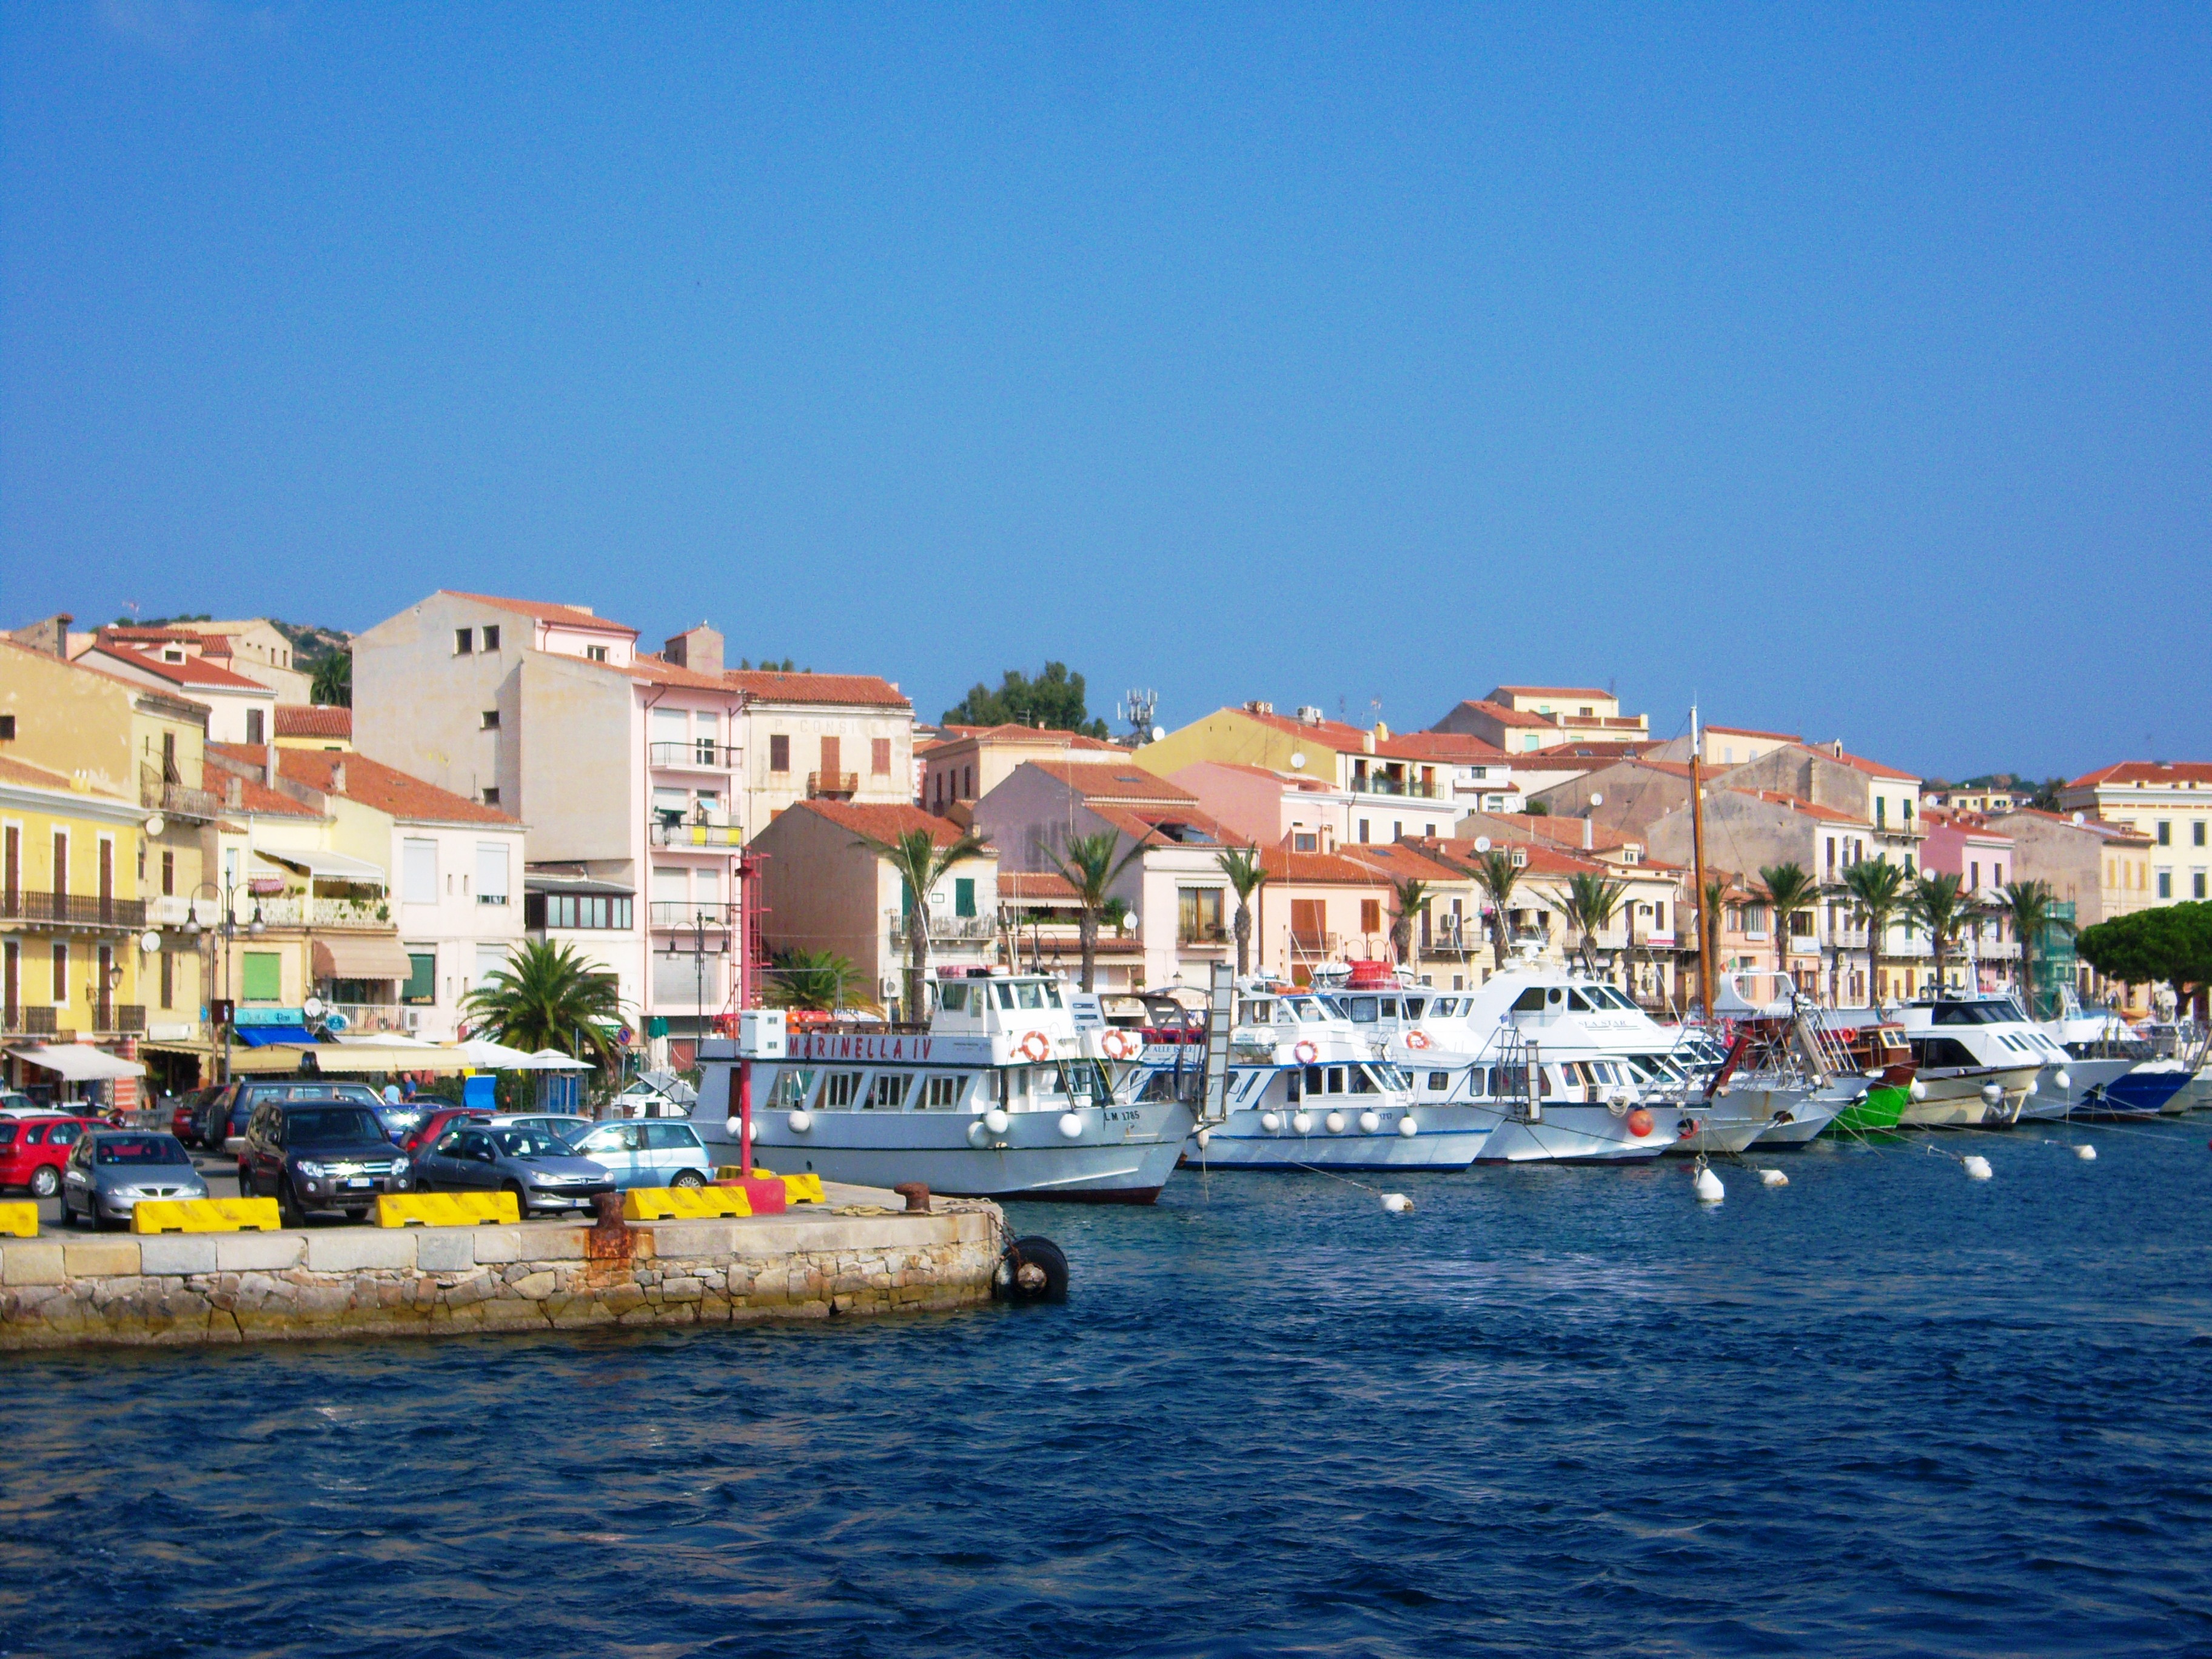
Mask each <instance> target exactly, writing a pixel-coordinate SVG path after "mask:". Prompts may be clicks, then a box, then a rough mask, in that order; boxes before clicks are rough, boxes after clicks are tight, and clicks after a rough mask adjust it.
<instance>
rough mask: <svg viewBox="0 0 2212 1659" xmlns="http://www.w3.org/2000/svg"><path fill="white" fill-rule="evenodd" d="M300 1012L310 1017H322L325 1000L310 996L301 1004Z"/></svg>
mask: <svg viewBox="0 0 2212 1659" xmlns="http://www.w3.org/2000/svg"><path fill="white" fill-rule="evenodd" d="M300 1012H301V1013H303V1014H305V1015H306V1016H307V1018H309V1019H320V1018H322V1017H323V1000H322V999H321V998H320V997H309V998H308V999H307V1000H306V1001H305V1002H303V1003H301V1005H300Z"/></svg>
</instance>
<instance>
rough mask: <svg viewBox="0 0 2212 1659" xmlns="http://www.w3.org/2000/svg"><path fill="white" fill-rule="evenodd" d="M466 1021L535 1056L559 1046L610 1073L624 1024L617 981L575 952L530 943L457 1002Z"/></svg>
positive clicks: (561, 945) (550, 943)
mask: <svg viewBox="0 0 2212 1659" xmlns="http://www.w3.org/2000/svg"><path fill="white" fill-rule="evenodd" d="M461 1012H463V1013H464V1014H465V1015H466V1016H467V1018H468V1020H469V1023H470V1024H471V1026H472V1027H473V1028H474V1029H475V1030H477V1031H479V1032H481V1033H482V1034H483V1036H489V1037H490V1038H491V1039H492V1040H493V1041H494V1042H504V1043H505V1044H507V1047H509V1048H522V1049H526V1050H528V1051H529V1052H530V1053H532V1054H535V1053H536V1052H537V1051H538V1049H540V1048H558V1049H559V1050H560V1051H561V1052H562V1054H568V1055H569V1056H570V1057H572V1058H573V1059H576V1060H592V1061H594V1062H595V1063H597V1064H598V1065H599V1066H601V1067H602V1068H604V1069H605V1070H608V1071H610V1072H611V1071H613V1070H615V1069H616V1068H617V1067H618V1066H619V1065H620V1063H621V1062H620V1059H619V1056H618V1055H617V1053H616V1048H615V1042H614V1038H613V1036H612V1033H613V1031H614V1030H615V1029H616V1028H617V1027H618V1026H620V1025H621V1024H622V1023H623V1020H622V994H621V993H620V992H619V991H618V990H617V988H616V984H615V980H614V976H613V975H611V974H609V973H607V972H606V971H605V969H601V968H599V967H597V966H595V965H594V964H592V963H590V962H587V961H586V960H585V958H584V957H582V956H581V955H580V954H579V953H578V952H577V951H576V949H575V947H574V945H568V944H567V943H565V942H556V941H554V940H550V939H531V940H528V941H526V943H524V944H523V945H521V946H520V948H519V949H518V950H516V951H515V952H514V954H513V955H512V956H510V957H508V958H507V966H506V967H504V968H501V969H497V970H495V971H494V972H493V973H490V974H488V975H485V976H484V977H483V979H482V980H480V981H477V987H476V988H475V989H474V990H472V991H471V992H470V993H469V994H468V995H467V996H465V997H464V998H462V999H461Z"/></svg>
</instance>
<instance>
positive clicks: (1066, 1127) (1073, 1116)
mask: <svg viewBox="0 0 2212 1659" xmlns="http://www.w3.org/2000/svg"><path fill="white" fill-rule="evenodd" d="M1060 1133H1061V1134H1063V1135H1065V1136H1066V1137H1067V1139H1070V1140H1080V1139H1083V1114H1082V1113H1080V1112H1062V1113H1061V1114H1060Z"/></svg>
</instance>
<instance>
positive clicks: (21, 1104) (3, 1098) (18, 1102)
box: [0, 1089, 52, 1112]
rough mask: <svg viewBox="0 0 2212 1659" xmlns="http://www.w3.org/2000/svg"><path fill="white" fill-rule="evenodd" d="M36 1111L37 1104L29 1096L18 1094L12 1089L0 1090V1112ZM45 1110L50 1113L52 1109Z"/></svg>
mask: <svg viewBox="0 0 2212 1659" xmlns="http://www.w3.org/2000/svg"><path fill="white" fill-rule="evenodd" d="M38 1109H39V1108H38V1103H37V1102H35V1101H33V1099H32V1098H31V1097H30V1096H28V1095H25V1094H18V1093H16V1091H15V1090H13V1089H0V1112H34V1111H36V1110H38ZM47 1110H49V1111H52V1107H48V1108H47Z"/></svg>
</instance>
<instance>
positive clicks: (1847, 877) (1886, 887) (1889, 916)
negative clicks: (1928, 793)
mask: <svg viewBox="0 0 2212 1659" xmlns="http://www.w3.org/2000/svg"><path fill="white" fill-rule="evenodd" d="M1840 885H1841V886H1842V889H1843V890H1844V892H1845V893H1847V894H1848V895H1850V901H1851V903H1852V905H1853V906H1854V907H1855V908H1857V911H1858V913H1859V914H1860V915H1862V916H1863V917H1864V918H1865V919H1866V930H1867V946H1866V948H1867V1006H1869V1008H1874V1007H1879V1006H1881V997H1880V994H1879V993H1877V992H1876V991H1875V981H1876V980H1877V979H1879V978H1880V977H1881V947H1882V945H1884V944H1886V943H1887V940H1888V937H1889V929H1890V926H1891V924H1892V923H1893V922H1894V921H1896V920H1897V916H1898V913H1899V911H1900V910H1901V909H1902V908H1904V906H1905V870H1904V867H1903V866H1900V865H1895V864H1892V863H1891V862H1890V861H1889V860H1887V859H1861V860H1859V861H1858V862H1857V864H1854V865H1853V866H1851V867H1850V869H1848V870H1846V871H1844V879H1843V881H1842V883H1841V884H1840Z"/></svg>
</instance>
